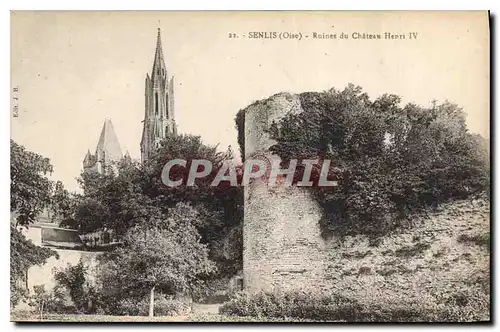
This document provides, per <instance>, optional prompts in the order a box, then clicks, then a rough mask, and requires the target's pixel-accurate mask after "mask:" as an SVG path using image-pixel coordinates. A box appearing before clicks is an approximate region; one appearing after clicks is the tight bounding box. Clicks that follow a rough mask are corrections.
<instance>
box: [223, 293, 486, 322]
mask: <svg viewBox="0 0 500 332" xmlns="http://www.w3.org/2000/svg"><path fill="white" fill-rule="evenodd" d="M457 296H458V297H459V295H458V294H456V295H455V298H456V297H457ZM487 303H489V302H488V301H484V299H481V298H479V299H476V298H473V299H472V301H471V303H467V304H466V303H465V302H462V304H463V305H456V304H455V305H453V304H448V303H439V304H437V303H435V302H433V301H429V300H428V299H425V300H424V299H406V300H405V301H400V300H396V299H393V298H391V297H377V298H376V299H371V300H367V301H358V300H354V299H350V298H347V297H345V296H341V295H336V294H310V293H303V292H298V293H259V294H256V295H249V294H247V293H239V294H237V295H236V296H235V297H234V298H233V299H232V300H231V301H230V302H228V303H226V304H224V305H223V306H222V307H221V308H220V309H219V312H220V313H221V314H225V315H229V316H251V317H259V318H266V319H268V318H271V319H274V318H293V319H303V320H315V321H346V322H462V321H485V320H489V310H488V305H487Z"/></svg>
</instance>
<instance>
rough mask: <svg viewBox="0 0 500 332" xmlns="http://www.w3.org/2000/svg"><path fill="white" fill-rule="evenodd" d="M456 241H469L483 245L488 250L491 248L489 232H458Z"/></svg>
mask: <svg viewBox="0 0 500 332" xmlns="http://www.w3.org/2000/svg"><path fill="white" fill-rule="evenodd" d="M457 241H458V242H465V243H467V242H470V243H473V244H476V245H478V246H484V247H485V248H487V249H488V250H489V249H490V248H491V238H490V234H475V235H469V234H460V236H459V237H458V239H457Z"/></svg>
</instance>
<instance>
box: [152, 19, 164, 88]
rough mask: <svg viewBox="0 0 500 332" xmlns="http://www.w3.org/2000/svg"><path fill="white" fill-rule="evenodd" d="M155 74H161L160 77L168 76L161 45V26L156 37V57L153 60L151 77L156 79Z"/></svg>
mask: <svg viewBox="0 0 500 332" xmlns="http://www.w3.org/2000/svg"><path fill="white" fill-rule="evenodd" d="M155 76H160V77H166V76H167V70H166V66H165V59H164V58H163V50H162V47H161V30H160V28H158V36H157V37H156V50H155V59H154V61H153V70H152V72H151V78H152V79H153V80H154V79H155Z"/></svg>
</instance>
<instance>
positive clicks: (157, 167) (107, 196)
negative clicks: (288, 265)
mask: <svg viewBox="0 0 500 332" xmlns="http://www.w3.org/2000/svg"><path fill="white" fill-rule="evenodd" d="M230 158H232V155H231V154H230V153H221V152H217V149H216V147H214V146H207V145H204V144H203V143H202V141H201V139H200V137H198V136H191V135H176V136H171V137H168V138H166V139H165V140H164V141H163V142H162V145H161V146H160V148H159V149H158V151H157V152H156V154H155V155H154V156H152V157H151V158H150V159H149V160H148V162H147V163H145V164H141V163H138V162H135V161H132V160H130V159H124V160H122V161H121V162H120V163H118V165H116V166H117V167H116V169H117V172H114V171H113V168H110V171H109V172H107V173H106V175H101V174H98V173H97V172H93V171H85V172H83V173H82V176H81V179H80V185H81V187H82V189H83V191H84V195H83V197H81V198H80V200H79V203H78V205H77V206H76V209H75V212H74V217H75V219H76V220H77V221H78V224H79V226H78V228H79V229H80V230H81V231H82V232H84V233H87V232H93V231H97V230H102V229H111V230H113V231H114V232H115V233H116V234H117V235H118V236H124V235H125V234H126V233H127V231H128V230H129V229H131V228H133V227H135V226H140V225H146V224H150V223H151V220H152V219H155V220H161V219H163V218H165V217H168V216H169V215H170V214H171V210H172V209H174V207H175V206H176V205H177V204H178V203H180V202H188V203H189V204H190V205H191V206H192V207H193V209H195V210H196V211H197V218H196V220H194V221H193V222H194V226H195V227H196V229H197V231H198V232H199V234H200V235H201V242H202V243H205V244H209V248H210V257H211V259H212V260H214V261H216V262H217V264H218V265H219V266H220V267H224V268H221V269H220V271H227V272H228V273H234V271H235V270H237V269H240V268H241V254H242V253H241V252H242V243H241V241H239V238H238V237H237V236H235V235H237V234H239V233H240V232H241V227H240V225H241V220H242V219H243V192H242V190H241V188H238V187H231V186H229V185H227V184H224V183H221V185H220V186H218V187H211V186H210V183H211V181H212V179H213V177H215V174H216V172H217V171H218V169H219V168H220V167H221V166H222V164H223V162H224V161H226V160H229V159H230ZM172 159H185V160H187V161H188V165H187V167H186V168H184V167H180V168H175V167H174V168H173V169H172V170H171V177H172V178H175V177H176V176H179V177H183V178H184V179H185V180H186V179H187V174H188V173H187V170H188V168H189V165H190V163H191V161H192V160H193V159H206V160H210V161H211V162H212V164H213V170H212V173H211V174H210V175H209V176H208V177H206V178H204V179H198V180H197V181H196V186H194V187H191V186H189V187H188V186H185V185H181V186H179V187H175V188H169V187H166V186H165V185H164V184H163V183H162V181H161V172H162V169H163V166H164V165H165V163H166V162H167V161H169V160H172ZM229 238H230V239H232V240H231V241H227V239H229ZM221 247H222V249H223V250H219V249H220V248H221Z"/></svg>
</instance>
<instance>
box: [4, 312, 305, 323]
mask: <svg viewBox="0 0 500 332" xmlns="http://www.w3.org/2000/svg"><path fill="white" fill-rule="evenodd" d="M11 321H12V322H20V323H30V322H46V323H50V322H87V323H89V322H102V323H104V322H108V323H109V322H120V323H137V322H143V323H165V322H167V323H168V322H171V323H175V322H199V323H203V322H207V323H210V322H222V323H230V322H235V323H238V322H241V323H244V322H253V323H259V322H282V323H284V322H313V321H312V320H302V319H295V318H286V319H285V318H267V317H251V316H248V317H239V316H226V315H210V314H208V315H207V314H192V315H188V316H159V317H151V318H150V317H147V316H111V315H77V314H74V315H73V314H65V315H63V314H46V315H44V318H43V320H40V317H39V316H38V315H37V314H32V315H29V316H27V315H23V316H22V317H16V315H12V316H11Z"/></svg>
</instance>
